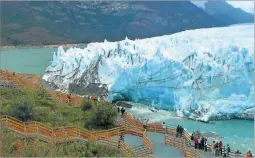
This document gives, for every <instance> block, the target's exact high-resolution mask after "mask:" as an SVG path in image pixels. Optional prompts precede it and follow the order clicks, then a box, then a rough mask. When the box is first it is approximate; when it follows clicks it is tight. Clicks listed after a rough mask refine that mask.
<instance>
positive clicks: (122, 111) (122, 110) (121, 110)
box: [120, 107, 126, 116]
mask: <svg viewBox="0 0 255 158" xmlns="http://www.w3.org/2000/svg"><path fill="white" fill-rule="evenodd" d="M125 111H126V110H125V109H124V108H123V107H121V109H120V112H121V115H122V116H124V114H125Z"/></svg>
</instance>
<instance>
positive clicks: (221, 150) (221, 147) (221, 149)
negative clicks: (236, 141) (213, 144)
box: [219, 141, 223, 155]
mask: <svg viewBox="0 0 255 158" xmlns="http://www.w3.org/2000/svg"><path fill="white" fill-rule="evenodd" d="M219 147H220V155H222V152H223V143H222V141H220V143H219Z"/></svg>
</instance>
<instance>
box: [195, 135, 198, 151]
mask: <svg viewBox="0 0 255 158" xmlns="http://www.w3.org/2000/svg"><path fill="white" fill-rule="evenodd" d="M194 143H195V149H197V145H198V138H197V136H195V138H194Z"/></svg>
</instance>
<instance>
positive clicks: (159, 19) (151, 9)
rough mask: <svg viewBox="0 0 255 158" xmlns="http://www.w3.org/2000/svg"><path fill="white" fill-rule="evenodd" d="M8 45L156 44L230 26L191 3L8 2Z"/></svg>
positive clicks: (5, 17)
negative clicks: (145, 40)
mask: <svg viewBox="0 0 255 158" xmlns="http://www.w3.org/2000/svg"><path fill="white" fill-rule="evenodd" d="M1 15H2V19H1V20H2V21H1V22H2V37H1V41H2V45H15V46H17V45H55V44H72V43H90V42H103V41H104V40H105V39H106V40H108V41H119V40H123V39H125V37H128V38H129V39H137V38H139V39H141V38H150V37H155V36H161V35H168V34H173V33H177V32H180V31H184V30H190V29H199V28H211V27H222V26H226V24H225V23H224V22H222V20H221V19H220V20H219V19H217V17H216V18H215V17H213V16H211V15H208V14H207V13H206V12H205V11H204V10H202V9H200V8H198V7H197V6H195V5H194V4H193V3H191V2H189V1H185V2H184V1H176V2H143V1H141V2H98V1H96V2H83V1H79V2H66V1H63V2H2V9H1Z"/></svg>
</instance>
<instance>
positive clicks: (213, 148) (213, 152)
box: [211, 141, 215, 155]
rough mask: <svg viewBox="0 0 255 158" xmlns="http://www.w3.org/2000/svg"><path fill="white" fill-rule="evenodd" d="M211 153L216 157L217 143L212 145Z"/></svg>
mask: <svg viewBox="0 0 255 158" xmlns="http://www.w3.org/2000/svg"><path fill="white" fill-rule="evenodd" d="M211 152H212V154H213V155H215V141H213V143H212V146H211Z"/></svg>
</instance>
